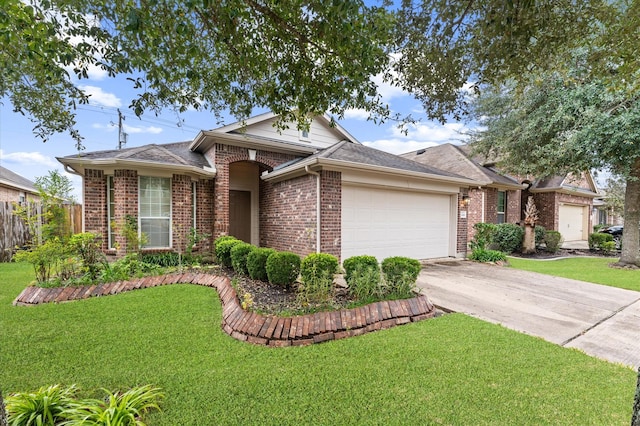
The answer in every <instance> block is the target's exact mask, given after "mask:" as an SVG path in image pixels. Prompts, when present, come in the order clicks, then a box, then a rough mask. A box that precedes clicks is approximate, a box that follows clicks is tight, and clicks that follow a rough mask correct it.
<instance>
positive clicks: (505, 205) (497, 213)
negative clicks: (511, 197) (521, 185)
mask: <svg viewBox="0 0 640 426" xmlns="http://www.w3.org/2000/svg"><path fill="white" fill-rule="evenodd" d="M500 193H502V194H504V198H503V201H504V203H503V206H502V209H503V211H500V210H499V208H500ZM497 198H498V200H497V201H498V202H497V203H496V204H497V205H496V221H497V220H498V217H500V215H502V219H503V220H502V222H498V223H505V222H506V221H507V191H500V190H499V191H498V196H497Z"/></svg>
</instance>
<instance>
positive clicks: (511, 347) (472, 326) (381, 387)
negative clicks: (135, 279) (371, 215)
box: [0, 264, 636, 425]
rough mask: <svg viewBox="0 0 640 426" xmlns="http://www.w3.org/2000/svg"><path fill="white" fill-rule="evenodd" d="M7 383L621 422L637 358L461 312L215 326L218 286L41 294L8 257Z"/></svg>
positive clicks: (419, 419) (301, 405)
mask: <svg viewBox="0 0 640 426" xmlns="http://www.w3.org/2000/svg"><path fill="white" fill-rule="evenodd" d="M0 277H1V278H0V386H1V387H2V388H3V391H4V392H10V391H17V390H35V389H37V388H38V387H40V386H43V385H48V384H55V383H61V384H63V385H69V384H73V383H75V384H77V385H78V386H79V387H81V388H82V389H84V390H86V391H87V392H89V393H90V392H91V391H92V390H95V389H97V388H103V387H104V388H108V389H118V388H121V389H122V388H129V387H132V386H135V385H143V384H152V385H156V386H160V387H162V388H163V391H164V393H165V395H166V399H165V401H164V402H163V404H162V407H163V411H162V412H161V413H152V414H150V415H149V416H148V418H147V420H148V424H150V425H192V424H202V425H209V424H242V425H245V424H291V425H298V424H327V425H329V424H390V425H393V424H520V425H524V424H531V425H538V424H554V425H559V424H567V425H575V424H584V425H590V424H591V425H600V424H608V425H612V424H620V425H628V424H629V420H630V418H631V408H632V404H633V395H634V392H635V385H636V374H635V372H634V371H633V370H631V369H629V368H625V367H622V366H618V365H613V364H610V363H607V362H604V361H600V360H597V359H595V358H592V357H589V356H587V355H584V354H582V353H580V352H578V351H575V350H570V349H564V348H561V347H559V346H557V345H554V344H551V343H548V342H545V341H543V340H541V339H537V338H533V337H530V336H526V335H524V334H520V333H517V332H515V331H511V330H508V329H506V328H503V327H500V326H497V325H493V324H489V323H486V322H483V321H480V320H477V319H473V318H470V317H467V316H465V315H461V314H452V315H445V316H443V317H440V318H437V319H433V320H427V321H423V322H419V323H414V324H409V325H405V326H401V327H396V328H393V329H390V330H385V331H380V332H376V333H370V334H367V335H364V336H360V337H356V338H351V339H344V340H338V341H332V342H329V343H324V344H320V345H312V346H307V347H301V348H295V347H289V348H268V347H261V346H252V345H249V344H247V343H243V342H239V341H237V340H235V339H233V338H231V337H229V336H227V335H226V334H224V333H223V332H222V331H221V330H220V318H221V311H220V303H219V300H218V296H217V294H216V293H215V291H214V290H212V289H210V288H206V287H199V286H192V285H173V286H165V287H155V288H151V289H146V290H138V291H133V292H129V293H123V294H120V295H117V296H107V297H101V298H92V299H88V300H83V301H77V302H70V303H63V304H57V305H56V304H49V305H43V306H35V307H13V306H11V302H12V300H13V299H14V298H15V297H16V296H17V295H18V294H19V292H20V291H21V290H22V289H23V288H24V286H25V285H26V284H27V283H28V282H29V281H31V280H32V279H33V273H32V272H31V269H30V266H29V265H22V264H18V265H16V264H0Z"/></svg>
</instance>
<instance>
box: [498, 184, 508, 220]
mask: <svg viewBox="0 0 640 426" xmlns="http://www.w3.org/2000/svg"><path fill="white" fill-rule="evenodd" d="M506 205H507V193H506V192H505V191H498V217H497V221H496V222H497V223H504V218H505V215H504V212H505V210H506V209H505V207H506Z"/></svg>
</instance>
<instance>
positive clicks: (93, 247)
mask: <svg viewBox="0 0 640 426" xmlns="http://www.w3.org/2000/svg"><path fill="white" fill-rule="evenodd" d="M69 247H70V249H71V250H72V251H73V253H74V254H75V255H76V256H78V258H79V259H80V260H81V262H82V269H83V272H84V273H86V274H87V275H89V278H90V279H92V280H94V279H96V278H97V277H98V274H99V273H100V270H102V268H103V264H104V262H105V261H106V260H105V258H104V254H103V253H102V251H101V250H100V239H99V237H98V236H97V235H96V234H92V233H90V232H84V233H82V234H74V235H73V236H72V237H71V238H70V239H69Z"/></svg>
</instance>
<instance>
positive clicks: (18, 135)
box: [0, 69, 468, 201]
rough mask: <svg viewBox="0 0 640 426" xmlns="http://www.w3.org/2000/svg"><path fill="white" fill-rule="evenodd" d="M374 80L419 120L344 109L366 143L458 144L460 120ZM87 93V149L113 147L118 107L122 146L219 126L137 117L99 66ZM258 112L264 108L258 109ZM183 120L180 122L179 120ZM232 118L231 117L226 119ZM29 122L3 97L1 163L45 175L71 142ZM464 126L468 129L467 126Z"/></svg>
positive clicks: (203, 120)
mask: <svg viewBox="0 0 640 426" xmlns="http://www.w3.org/2000/svg"><path fill="white" fill-rule="evenodd" d="M376 81H377V82H378V83H379V88H380V91H381V93H382V95H383V98H384V99H385V101H386V102H388V103H389V105H390V107H391V109H392V110H393V111H394V112H398V113H400V114H401V115H403V116H404V115H407V114H412V116H413V117H414V118H418V119H422V121H421V122H420V123H419V124H417V125H415V126H412V127H410V128H409V132H408V134H407V135H404V134H402V133H401V132H400V130H399V129H398V128H397V126H396V125H395V124H394V123H385V124H381V125H376V124H373V123H372V122H368V121H366V117H367V114H366V113H365V112H363V111H356V110H354V111H349V113H348V114H347V116H346V117H345V119H344V120H341V121H340V124H341V125H342V126H343V127H344V128H345V129H346V130H347V131H348V132H349V133H351V134H352V135H353V136H354V137H356V138H357V139H358V140H359V141H360V142H362V143H364V144H365V145H368V146H371V147H374V148H378V149H381V150H383V151H388V152H392V153H396V154H399V153H403V152H408V151H412V150H416V149H419V148H424V147H427V146H431V145H434V144H441V143H445V142H454V143H460V141H461V140H462V139H463V136H462V135H461V132H464V131H465V129H466V128H465V126H464V124H463V123H459V122H455V121H451V122H449V123H446V124H445V125H441V124H440V123H437V122H431V121H428V120H426V117H425V116H424V114H423V113H422V108H421V105H420V103H419V102H418V101H416V100H415V99H413V98H412V97H411V96H410V95H407V94H406V93H404V92H403V91H402V90H400V89H398V88H396V87H392V86H389V85H387V84H384V83H382V81H381V80H380V79H376ZM78 84H79V85H81V86H83V87H84V88H85V90H86V91H87V93H90V94H91V97H90V104H89V105H80V106H79V109H78V110H77V121H78V125H77V128H78V129H79V130H80V133H81V134H82V136H83V137H84V146H85V148H86V149H85V150H86V151H99V150H108V149H115V148H116V147H117V143H118V132H117V123H118V112H117V110H118V108H119V109H120V110H121V111H122V113H123V114H124V116H125V121H124V124H125V131H126V133H128V135H129V136H128V143H127V147H134V146H140V145H145V144H149V143H168V142H178V141H187V140H191V139H193V138H194V137H195V136H196V134H197V133H198V131H199V130H201V129H212V128H216V127H218V126H219V125H218V124H217V123H216V120H215V117H214V116H213V114H211V113H207V112H197V111H188V112H186V113H184V114H182V115H181V116H180V118H178V117H177V116H176V115H175V114H174V113H173V112H171V111H166V112H165V113H163V114H162V115H160V116H155V115H154V114H153V113H145V114H144V115H143V117H142V119H139V118H137V117H136V116H135V115H134V114H133V112H132V111H131V110H129V108H128V106H129V103H130V101H131V99H133V98H134V97H135V92H134V91H133V89H132V88H131V82H130V81H127V80H126V79H125V78H124V77H118V78H109V77H107V76H106V75H105V74H104V73H103V72H101V71H100V70H97V69H96V70H94V71H93V72H91V73H90V74H89V79H83V80H82V81H80V82H78ZM258 112H263V111H258ZM180 119H182V124H181V125H180V126H179V125H178V122H179V121H180ZM234 121H235V120H234V119H233V118H232V117H229V119H228V120H227V121H226V122H225V124H229V123H232V122H234ZM33 127H34V124H33V123H32V122H31V121H30V120H29V119H28V118H27V117H24V116H22V115H20V114H18V113H15V112H13V106H12V105H11V103H10V102H9V100H8V99H3V100H2V105H0V164H1V165H2V166H3V167H6V168H8V169H10V170H12V171H14V172H16V173H18V174H20V175H22V176H24V177H26V178H28V179H31V180H35V178H36V177H38V176H45V175H47V174H48V172H49V170H53V169H59V170H60V171H63V168H62V165H61V164H60V163H58V161H57V160H56V159H55V157H61V156H65V155H71V154H74V153H76V152H77V151H76V149H75V143H74V141H73V140H72V139H71V138H70V137H69V136H68V135H67V134H58V135H54V136H53V137H51V138H50V140H49V141H48V142H46V143H43V142H42V140H41V139H39V138H37V137H36V136H34V134H33V132H32V129H33ZM467 130H468V129H467ZM69 177H70V178H71V180H72V182H73V184H74V187H75V192H74V195H75V196H76V199H77V200H78V201H81V179H80V177H78V176H73V175H69Z"/></svg>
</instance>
